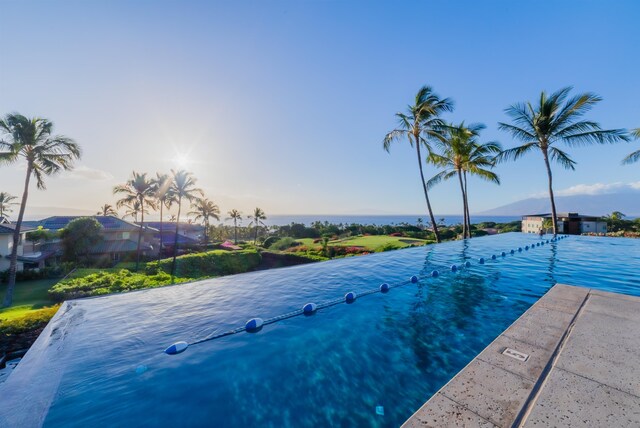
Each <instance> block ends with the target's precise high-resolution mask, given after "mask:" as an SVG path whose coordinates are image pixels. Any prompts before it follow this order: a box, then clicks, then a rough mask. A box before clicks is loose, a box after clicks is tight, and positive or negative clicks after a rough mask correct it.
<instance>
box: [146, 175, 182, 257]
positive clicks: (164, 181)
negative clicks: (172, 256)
mask: <svg viewBox="0 0 640 428" xmlns="http://www.w3.org/2000/svg"><path fill="white" fill-rule="evenodd" d="M171 182H172V179H171V176H170V175H169V174H160V173H157V172H156V178H154V179H152V183H153V194H154V195H155V198H156V202H157V205H158V208H159V209H160V251H158V259H161V258H162V250H163V248H164V242H163V235H164V217H163V215H162V211H163V208H167V209H171V205H173V204H174V203H175V202H177V201H176V198H175V195H174V194H173V190H172V187H171ZM171 221H172V220H171Z"/></svg>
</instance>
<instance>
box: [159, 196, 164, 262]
mask: <svg viewBox="0 0 640 428" xmlns="http://www.w3.org/2000/svg"><path fill="white" fill-rule="evenodd" d="M163 205H164V204H163V203H162V201H160V251H158V260H160V259H162V232H163V230H162V206H163Z"/></svg>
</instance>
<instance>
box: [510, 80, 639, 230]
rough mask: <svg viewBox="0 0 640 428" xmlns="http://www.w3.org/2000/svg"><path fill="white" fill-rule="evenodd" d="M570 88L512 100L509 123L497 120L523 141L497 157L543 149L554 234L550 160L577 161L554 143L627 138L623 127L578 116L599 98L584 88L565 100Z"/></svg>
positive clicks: (566, 165) (513, 156) (570, 163)
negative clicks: (533, 99)
mask: <svg viewBox="0 0 640 428" xmlns="http://www.w3.org/2000/svg"><path fill="white" fill-rule="evenodd" d="M571 89H572V87H567V88H563V89H560V90H559V91H557V92H554V93H553V94H551V95H547V93H546V92H544V91H543V92H542V93H541V94H540V99H539V100H538V101H537V103H536V104H535V106H534V105H533V104H531V103H530V102H526V103H518V104H514V105H512V106H510V107H508V108H507V109H506V110H505V112H506V113H507V115H509V116H510V117H511V121H512V123H511V124H508V123H502V122H500V123H499V129H501V130H503V131H507V132H509V133H510V134H511V135H512V137H514V138H515V139H516V140H520V141H522V142H524V144H523V145H521V146H518V147H514V148H511V149H508V150H504V151H503V152H502V153H501V154H500V155H499V156H498V159H499V160H501V161H502V160H514V161H515V160H518V159H519V158H520V157H522V156H524V155H525V154H527V153H529V152H530V151H532V150H535V149H538V150H540V152H541V153H542V157H543V159H544V165H545V168H546V170H547V179H548V184H549V199H550V201H551V217H552V219H551V220H552V223H553V234H554V236H555V235H556V234H557V232H558V228H557V226H558V225H557V214H556V203H555V199H554V196H553V176H552V173H551V162H553V161H555V162H557V163H559V164H560V166H562V167H563V168H565V169H570V170H575V164H576V162H575V161H574V160H573V159H571V157H570V156H569V154H568V153H566V152H564V151H562V150H560V149H559V148H557V147H556V146H557V145H558V144H559V143H564V144H566V145H567V146H569V147H578V146H586V145H591V144H607V143H616V142H618V141H628V140H629V137H628V136H627V134H626V132H625V131H624V130H623V129H610V130H603V129H601V128H600V125H599V124H598V123H597V122H593V121H588V120H581V118H582V116H584V114H585V113H587V112H588V111H589V110H591V108H592V107H593V106H594V105H595V104H597V103H598V102H600V101H602V98H600V97H599V96H598V95H596V94H593V93H590V92H586V93H583V94H579V95H576V96H573V97H572V98H570V99H568V100H567V96H568V95H569V92H570V91H571Z"/></svg>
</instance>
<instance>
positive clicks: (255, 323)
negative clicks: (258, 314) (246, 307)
mask: <svg viewBox="0 0 640 428" xmlns="http://www.w3.org/2000/svg"><path fill="white" fill-rule="evenodd" d="M263 325H264V321H263V320H262V318H251V319H250V320H249V321H247V323H246V324H245V325H244V329H245V330H247V332H249V333H253V332H256V331H260V329H261V328H262V326H263Z"/></svg>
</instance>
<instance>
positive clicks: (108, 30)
mask: <svg viewBox="0 0 640 428" xmlns="http://www.w3.org/2000/svg"><path fill="white" fill-rule="evenodd" d="M639 17H640V3H639V2H636V1H626V2H625V1H616V2H604V1H563V2H556V1H547V2H544V1H543V2H540V1H518V2H514V1H485V2H477V1H468V2H465V1H447V2H445V1H439V2H434V1H420V2H396V1H388V2H371V1H357V2H356V1H340V2H339V1H313V2H312V1H291V2H289V1H256V2H247V1H227V2H195V1H185V2H182V1H167V2H162V1H111V0H110V1H99V2H98V1H62V2H49V1H46V2H33V1H7V0H0V45H1V46H2V47H3V49H2V54H1V55H0V114H5V113H8V112H13V111H17V112H20V113H22V114H25V115H28V116H32V115H38V116H44V117H47V118H49V119H51V120H52V121H54V123H55V124H56V131H57V132H59V133H62V134H65V135H68V136H70V137H72V138H74V139H75V140H76V141H77V142H78V143H79V144H80V145H81V146H82V148H83V150H84V155H83V158H82V160H81V162H79V163H78V170H77V171H76V172H75V173H73V174H67V175H63V176H60V177H55V178H49V179H48V181H47V184H48V189H49V190H48V191H46V192H42V191H37V190H36V189H35V187H34V188H32V191H31V194H30V204H31V205H34V206H67V207H75V208H86V209H92V210H94V209H97V208H98V207H99V206H100V205H102V204H103V203H113V202H114V201H115V199H114V197H113V196H112V194H111V189H112V187H113V185H115V184H117V183H121V182H124V181H125V180H126V179H127V178H128V176H129V174H130V172H131V171H132V170H136V171H148V172H150V173H155V172H156V171H168V170H169V169H170V168H175V167H176V166H177V159H178V158H179V157H180V156H183V157H184V156H186V157H187V159H188V160H189V163H188V168H189V169H191V170H192V171H193V172H194V173H195V174H196V176H197V177H198V179H199V182H198V183H199V184H200V185H201V187H203V188H204V189H205V191H206V193H207V195H208V196H209V197H210V198H212V199H214V200H215V201H217V202H218V203H219V204H220V206H221V208H222V210H223V212H226V211H228V210H229V209H231V208H238V209H242V210H244V211H248V210H249V209H251V208H252V207H254V206H256V205H257V206H260V207H262V208H263V209H264V210H265V211H266V212H267V214H287V213H288V214H303V213H311V214H322V213H394V214H396V213H397V214H400V213H411V214H419V213H424V211H425V207H424V201H423V197H422V194H421V186H420V183H419V177H418V171H417V165H416V159H415V154H414V152H413V151H411V150H410V149H409V147H408V146H407V145H406V144H404V142H403V143H400V144H398V145H397V146H394V147H392V149H391V153H390V154H387V153H385V152H384V151H383V150H382V138H383V136H384V134H385V133H386V132H387V131H389V130H391V129H392V128H393V127H394V126H395V120H394V113H395V112H397V111H399V110H403V109H404V108H405V106H406V105H407V104H408V103H409V102H410V101H411V100H412V98H413V97H414V95H415V93H416V92H417V90H418V88H419V87H420V86H421V85H424V84H429V85H431V86H433V87H434V88H435V90H436V92H437V93H438V94H440V95H441V96H447V97H451V98H453V99H454V100H455V102H456V109H455V111H454V112H453V113H451V114H448V115H446V119H447V120H451V121H462V120H465V121H467V122H483V123H485V124H486V125H487V130H486V131H485V132H484V137H485V138H486V139H487V140H494V139H497V140H498V141H500V142H501V143H502V144H503V145H504V146H505V147H511V146H513V144H514V142H513V141H512V140H511V139H510V137H509V136H508V135H507V134H504V133H501V132H499V131H498V130H497V122H498V121H501V120H506V116H505V115H504V112H503V110H504V108H505V107H507V106H508V105H510V104H512V103H515V102H518V101H525V100H532V99H534V98H535V97H537V96H538V95H539V93H540V91H541V90H543V89H544V90H547V91H554V90H557V89H559V88H561V87H563V86H566V85H573V86H574V87H575V88H576V90H577V91H593V92H596V93H598V94H599V95H601V96H602V97H603V98H604V101H603V102H602V103H600V105H598V106H597V107H596V108H595V109H594V110H593V112H592V113H591V114H590V115H589V116H588V117H589V118H591V119H594V120H596V121H598V122H600V123H601V125H602V126H604V127H607V128H635V127H640V84H639V83H640V77H639V76H640V55H638V46H640V31H638V18H639ZM639 144H640V142H635V143H632V144H621V145H616V146H606V147H588V148H579V149H571V150H570V153H572V155H573V156H574V158H575V159H576V160H577V161H578V169H577V171H576V172H568V171H561V170H559V169H556V176H555V179H556V181H555V184H556V186H555V187H556V189H558V190H563V189H567V188H570V187H572V186H581V185H586V186H592V185H594V184H598V183H599V184H600V185H601V187H604V188H608V187H611V185H612V186H614V187H615V186H623V185H627V184H629V183H637V182H639V181H640V166H638V165H637V164H636V165H634V166H626V167H622V166H620V160H621V159H622V158H623V157H624V155H626V154H627V153H629V152H631V151H632V150H636V149H637V148H638V145H639ZM497 172H498V173H499V174H500V176H501V178H502V181H503V184H502V185H501V186H499V187H498V186H495V185H490V184H485V183H482V182H479V181H476V180H474V181H473V182H471V184H470V190H471V195H470V199H471V208H472V212H477V211H482V210H484V209H489V208H493V207H495V206H498V205H503V204H506V203H509V202H512V201H515V200H518V199H522V198H524V197H528V196H531V195H535V194H540V193H543V192H545V190H546V176H545V172H544V170H543V162H542V159H541V158H540V157H539V155H536V154H533V155H531V156H529V157H528V158H526V159H525V160H524V161H522V162H519V163H517V164H505V165H500V166H499V167H498V170H497ZM22 182H23V170H22V169H20V168H18V167H2V168H0V190H2V191H9V192H11V193H12V194H15V195H20V194H21V191H22V188H21V185H22ZM615 183H622V184H615ZM578 188H580V187H578ZM582 189H585V188H584V187H583V188H582ZM586 189H587V190H590V189H592V187H586ZM432 198H433V205H434V208H435V211H436V213H439V214H454V213H459V212H461V208H460V202H459V199H460V197H459V194H458V188H457V187H456V183H455V182H451V183H446V184H443V185H441V186H439V187H438V188H437V189H435V190H434V191H433V193H432Z"/></svg>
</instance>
